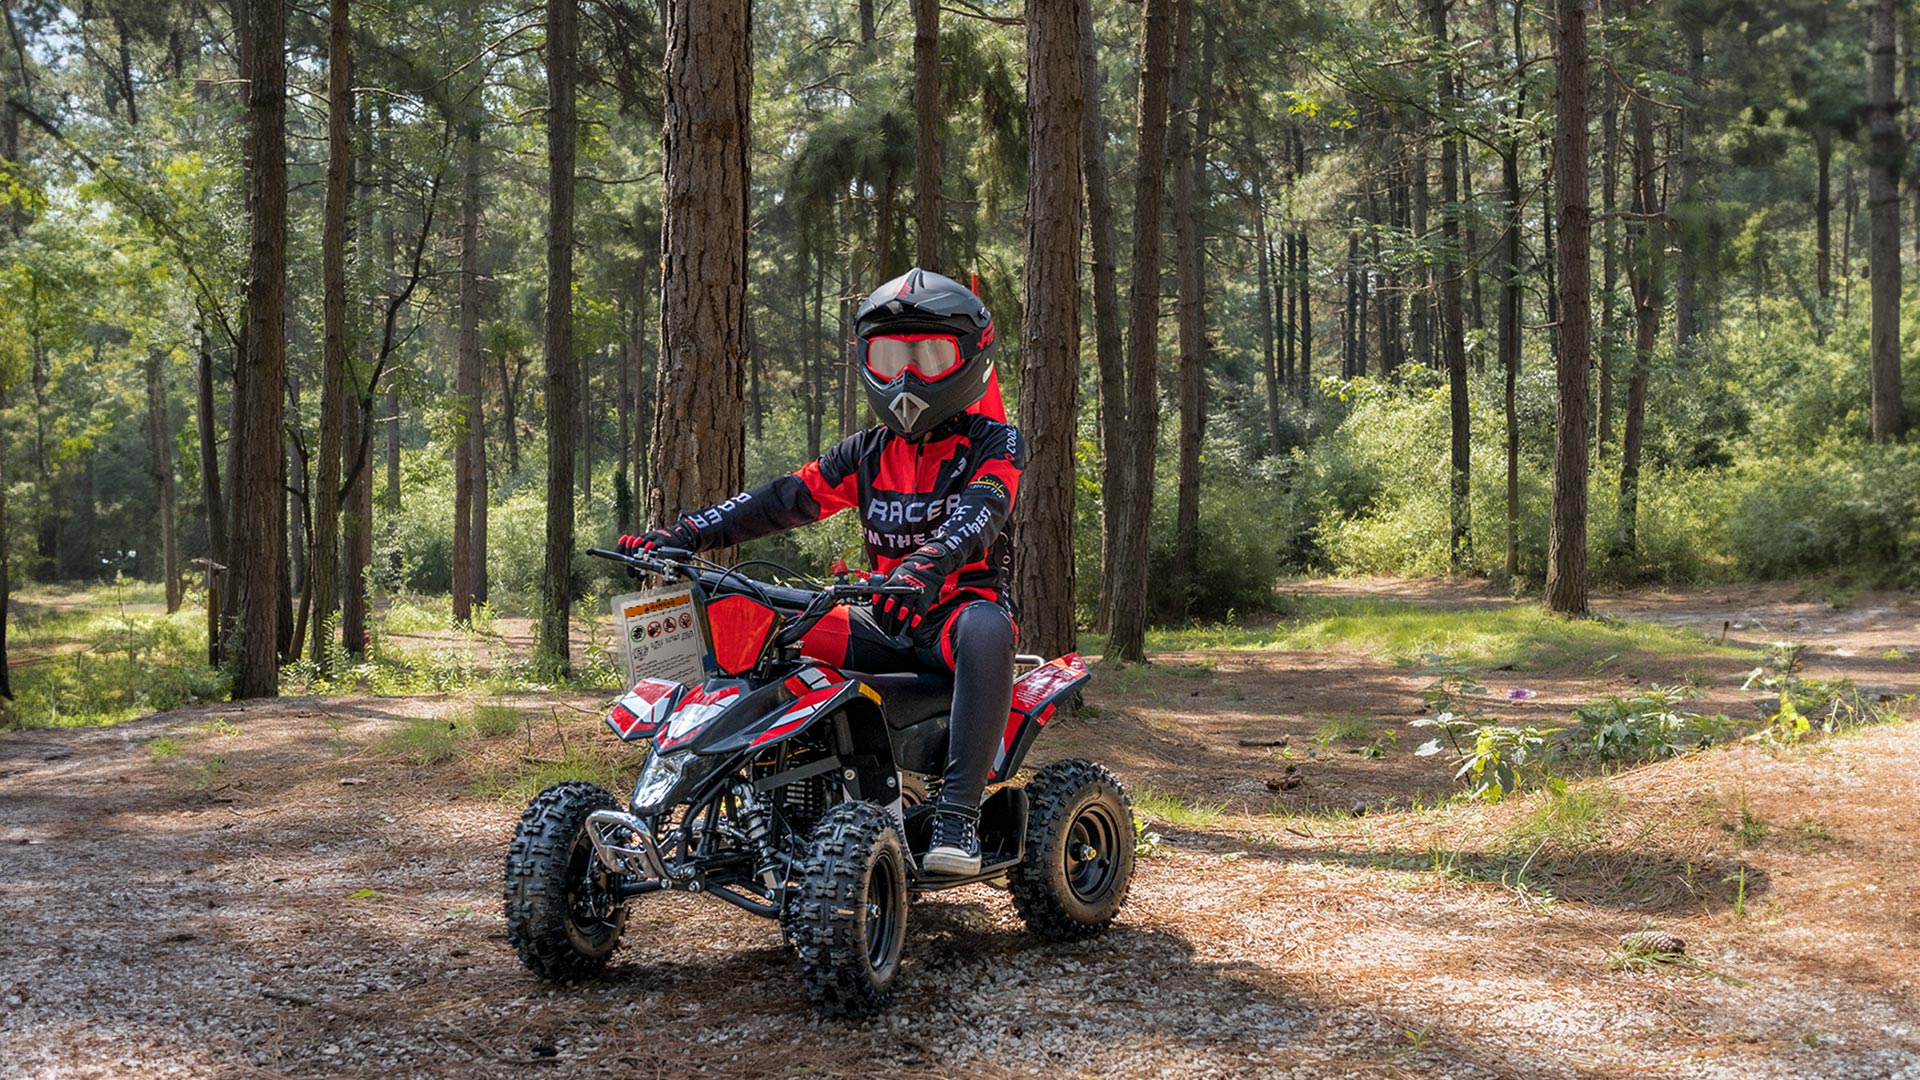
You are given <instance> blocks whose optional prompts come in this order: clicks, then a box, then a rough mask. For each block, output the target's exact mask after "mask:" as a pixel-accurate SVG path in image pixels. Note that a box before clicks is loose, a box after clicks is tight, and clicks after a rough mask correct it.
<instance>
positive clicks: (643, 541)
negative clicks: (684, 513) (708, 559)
mask: <svg viewBox="0 0 1920 1080" xmlns="http://www.w3.org/2000/svg"><path fill="white" fill-rule="evenodd" d="M655 548H684V549H685V550H687V551H698V550H699V549H700V530H699V529H697V528H695V527H694V526H693V525H692V524H691V523H689V522H687V521H685V520H681V521H676V522H674V523H673V524H672V525H669V526H668V527H666V528H664V529H654V530H652V531H650V532H644V533H641V534H640V535H639V536H623V537H621V538H620V543H619V544H617V545H615V550H617V551H619V552H620V554H622V555H638V554H640V553H641V552H643V551H652V550H653V549H655Z"/></svg>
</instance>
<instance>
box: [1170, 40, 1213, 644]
mask: <svg viewBox="0 0 1920 1080" xmlns="http://www.w3.org/2000/svg"><path fill="white" fill-rule="evenodd" d="M1194 7H1195V4H1193V3H1183V4H1181V5H1180V7H1179V17H1178V22H1177V24H1176V25H1175V27H1174V35H1173V36H1174V47H1173V48H1174V71H1173V87H1172V92H1171V96H1170V103H1169V104H1170V108H1171V110H1172V113H1173V117H1174V119H1173V130H1172V131H1171V132H1170V133H1169V134H1170V142H1171V146H1170V148H1169V150H1168V156H1169V157H1170V158H1171V159H1172V163H1173V169H1174V174H1173V208H1174V210H1173V212H1174V272H1175V281H1176V284H1177V288H1178V296H1179V300H1178V304H1179V308H1178V328H1179V337H1180V368H1179V379H1178V382H1177V386H1178V393H1179V399H1180V439H1179V442H1178V444H1177V449H1178V456H1179V462H1178V472H1177V474H1176V482H1175V485H1174V512H1173V567H1172V569H1173V589H1172V590H1171V591H1172V593H1173V605H1174V607H1173V610H1174V612H1175V613H1177V614H1180V615H1185V614H1186V613H1187V612H1188V611H1189V610H1191V609H1192V606H1193V600H1192V594H1193V579H1194V574H1195V573H1196V572H1197V569H1198V564H1199V561H1200V443H1201V440H1202V438H1203V437H1204V436H1205V426H1206V367H1207V335H1206V304H1207V296H1206V286H1205V284H1204V281H1203V279H1202V273H1203V271H1204V263H1205V260H1206V237H1205V236H1204V235H1203V234H1202V233H1201V231H1200V210H1199V207H1200V204H1201V203H1202V202H1204V201H1205V199H1206V195H1205V193H1204V185H1205V180H1206V177H1205V169H1206V144H1207V136H1208V132H1207V126H1208V120H1209V118H1210V117H1211V115H1212V113H1211V111H1210V110H1209V109H1208V107H1207V104H1206V101H1207V95H1208V93H1209V89H1210V88H1209V85H1208V84H1209V83H1210V82H1211V81H1212V76H1213V73H1212V70H1211V69H1212V66H1213V39H1212V37H1211V36H1210V35H1209V34H1208V33H1207V30H1206V27H1205V26H1204V25H1203V26H1201V27H1199V28H1198V31H1199V34H1200V35H1201V37H1203V38H1204V39H1205V40H1204V42H1203V43H1202V45H1201V47H1200V48H1199V50H1197V51H1198V52H1199V53H1200V65H1199V67H1198V68H1197V69H1196V68H1195V67H1194V64H1193V54H1194V52H1195V51H1196V50H1195V49H1194V48H1193V44H1192V42H1193V37H1194V33H1195V27H1194V26H1193V22H1194Z"/></svg>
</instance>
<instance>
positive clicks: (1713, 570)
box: [0, 0, 1920, 723]
mask: <svg viewBox="0 0 1920 1080" xmlns="http://www.w3.org/2000/svg"><path fill="white" fill-rule="evenodd" d="M4 12H5V18H6V30H7V40H6V41H5V42H4V43H0V44H3V45H4V48H0V78H4V80H5V82H4V109H3V113H0V158H4V159H5V160H4V162H3V163H0V169H4V170H5V177H6V185H5V188H4V195H5V199H6V202H5V206H4V209H3V210H0V213H3V214H4V221H0V554H4V561H3V562H0V600H4V598H5V595H6V593H7V592H9V591H11V590H14V589H20V590H22V591H23V592H24V593H25V594H27V595H28V597H29V600H30V602H29V603H27V604H25V605H24V606H22V608H21V610H22V611H23V612H24V613H25V614H24V616H23V617H22V618H21V620H20V626H19V627H18V628H17V633H18V634H20V635H24V636H25V637H26V638H27V640H28V642H29V643H31V641H32V638H33V635H34V634H35V633H36V632H47V628H48V626H49V625H50V624H51V622H53V621H55V620H57V619H59V618H61V617H64V616H63V615H62V608H61V605H60V604H59V603H58V598H59V596H60V595H62V594H61V592H60V589H59V588H58V587H55V586H54V585H53V584H52V583H70V584H76V585H84V584H88V583H93V584H94V585H95V589H94V591H93V592H91V593H89V594H88V595H89V596H96V597H97V596H99V595H101V593H100V592H99V589H98V585H99V583H118V584H116V585H114V586H113V587H114V588H117V589H120V590H121V593H120V596H121V597H122V598H123V599H124V598H125V597H127V596H129V595H133V594H134V593H135V592H138V589H137V588H136V587H135V586H132V585H130V584H129V583H130V582H133V581H145V582H154V581H158V582H163V583H164V585H162V586H160V587H159V588H158V596H157V599H160V600H163V602H164V603H165V605H166V610H167V611H168V612H170V613H177V614H171V615H170V616H169V617H167V618H164V619H157V620H150V621H142V622H140V624H139V626H138V627H137V629H136V628H135V627H134V625H133V623H132V622H131V621H129V620H128V619H126V618H124V617H122V618H121V621H120V622H119V623H116V622H115V621H114V616H113V615H112V613H111V612H107V613H104V614H102V613H96V614H94V615H90V616H88V617H89V618H94V619H95V620H96V622H97V625H98V628H99V633H98V635H97V636H98V637H99V639H100V647H99V648H91V649H86V650H81V651H79V652H76V653H73V654H70V655H69V654H53V655H40V656H36V657H35V659H34V662H32V663H31V664H28V665H25V666H23V667H21V668H20V670H19V671H18V673H17V677H14V678H9V679H8V680H7V682H6V683H0V690H3V691H5V692H6V694H7V695H8V696H9V697H14V698H17V699H18V702H17V705H18V712H17V718H18V719H19V720H20V721H22V722H26V723H47V722H73V721H74V720H75V719H76V718H85V717H96V716H102V715H129V714H131V712H134V711H146V710H150V709H161V708H169V707H172V706H174V705H177V704H180V703H183V702H185V701H189V700H196V699H205V698H211V697H218V696H223V695H226V694H233V695H235V696H256V695H260V694H266V693H272V692H275V691H276V690H277V689H278V688H279V687H280V686H281V685H282V683H283V682H287V681H292V682H294V683H298V684H305V685H326V684H329V683H330V682H334V683H337V682H338V681H340V680H343V679H348V680H356V681H359V682H377V681H378V680H379V679H381V678H392V677H395V676H394V672H395V671H400V670H409V671H413V672H414V674H416V675H418V676H419V677H421V678H424V679H427V680H428V681H429V682H431V681H432V679H434V678H438V677H439V676H438V675H435V674H433V673H430V672H428V673H422V672H420V671H419V670H418V669H419V668H420V667H421V661H420V660H419V659H418V658H417V657H413V658H409V657H407V656H404V655H403V654H401V653H398V652H396V651H383V645H384V644H385V638H386V635H388V634H391V633H396V632H399V630H400V629H402V628H403V622H404V619H402V618H401V617H402V616H404V617H405V618H408V619H413V620H415V621H416V622H420V621H427V622H432V621H436V620H437V621H439V622H441V623H444V624H445V625H447V626H453V627H460V628H464V629H466V630H468V631H473V630H475V629H476V628H478V629H479V630H481V631H484V630H485V628H486V627H488V626H489V625H491V624H492V622H493V620H495V619H497V618H498V617H499V616H500V615H501V614H502V613H507V614H525V615H531V616H532V617H533V618H534V620H535V622H536V624H537V627H538V629H537V632H536V635H535V640H536V641H537V650H534V651H533V652H532V653H530V654H529V655H527V656H525V657H524V658H522V659H521V662H520V663H519V665H518V666H517V667H516V668H515V677H517V678H521V679H525V680H531V681H545V682H551V681H552V680H555V679H558V678H565V677H571V678H574V679H584V680H587V681H593V680H596V679H604V678H606V677H609V676H610V668H609V667H608V665H607V664H606V663H605V662H604V660H605V657H604V650H601V651H600V652H599V653H595V652H594V651H593V650H594V648H596V646H593V645H592V644H591V643H590V644H589V646H588V649H587V652H586V655H582V654H581V651H580V650H579V649H578V648H577V647H576V646H575V644H573V641H572V638H571V637H570V635H569V627H570V618H569V617H570V615H571V614H578V615H579V616H580V617H581V618H583V619H586V620H589V621H591V620H596V619H598V618H600V615H599V613H598V611H597V609H596V608H595V606H594V605H595V604H597V603H598V602H599V598H603V597H605V596H607V595H609V594H611V593H612V592H615V591H619V590H621V589H622V588H624V585H623V583H622V582H621V581H620V580H619V579H618V578H616V577H615V575H614V574H613V573H612V572H611V571H610V570H609V569H607V568H605V567H603V566H601V565H597V564H595V563H594V561H593V560H590V559H586V558H584V557H583V555H582V552H583V550H584V548H585V547H587V546H588V545H590V544H592V543H596V542H599V543H605V542H607V541H609V540H610V539H611V538H612V537H614V536H616V535H618V534H619V533H620V532H622V531H631V530H634V529H637V528H639V527H641V526H643V525H644V524H646V523H647V522H649V521H658V520H660V518H661V516H662V515H663V514H665V513H667V512H670V511H673V510H678V509H682V508H691V507H692V506H694V505H697V504H698V503H700V502H703V501H706V500H709V499H713V498H718V497H720V496H723V495H724V494H727V493H729V492H731V491H733V490H735V489H737V488H738V487H739V486H740V485H742V484H744V483H751V482H756V481H759V480H762V479H765V478H767V477H769V476H772V475H774V474H776V473H778V472H780V471H784V470H786V469H790V468H793V467H795V466H797V465H798V464H799V463H800V462H802V461H804V460H805V459H806V458H807V457H808V456H809V455H812V454H816V453H818V452H819V450H820V449H821V448H822V447H823V446H825V445H829V444H830V443H831V442H832V440H833V439H835V438H837V437H838V436H839V435H840V434H841V433H842V432H845V431H848V430H851V429H853V428H856V427H859V426H863V425H864V424H866V423H867V422H868V417H867V416H866V413H865V407H864V403H863V401H862V397H861V395H860V394H859V393H858V389H857V384H856V383H855V382H854V381H852V380H850V379H849V378H848V374H849V370H850V368H849V365H850V363H851V362H852V351H851V348H850V336H851V335H850V330H849V323H850V316H851V313H852V309H853V307H854V306H855V305H857V304H858V302H859V300H860V299H861V298H863V297H864V296H865V294H866V292H867V291H868V290H869V289H871V288H872V287H873V286H874V285H875V284H877V283H878V282H880V281H882V280H885V279H886V278H888V277H891V276H893V275H895V274H897V273H900V272H902V271H904V270H905V269H906V268H907V267H908V266H911V265H916V264H917V265H923V266H928V267H932V268H935V269H939V270H942V271H944V272H946V273H949V274H950V275H952V276H955V277H959V278H962V279H963V280H964V279H968V278H969V277H970V276H972V275H974V274H976V273H977V280H978V282H979V284H978V289H979V291H980V292H981V294H982V295H983V296H984V298H985V299H986V301H987V303H988V304H989V306H990V307H991V308H992V310H993V311H994V314H995V316H996V319H997V321H998V323H999V325H1000V333H999V340H1000V342H1001V345H1000V350H1001V351H1000V353H999V363H1000V371H1001V375H1002V384H1003V386H1004V387H1005V390H1006V393H1007V397H1008V404H1009V412H1010V415H1012V416H1013V417H1014V418H1015V419H1016V420H1017V421H1018V422H1020V423H1021V424H1022V425H1023V427H1024V428H1025V429H1026V430H1027V433H1028V436H1029V438H1030V439H1031V440H1033V441H1034V443H1035V448H1036V454H1035V462H1034V465H1033V467H1032V468H1031V469H1030V471H1029V477H1028V480H1027V482H1026V484H1025V486H1024V487H1023V499H1022V504H1021V511H1020V517H1019V520H1018V522H1017V528H1018V530H1019V533H1018V550H1019V551H1020V552H1021V563H1020V566H1019V568H1018V576H1019V591H1020V594H1021V600H1022V602H1023V604H1024V605H1025V609H1024V611H1023V619H1022V625H1023V630H1024V631H1026V633H1027V634H1028V635H1029V638H1030V639H1031V643H1032V644H1033V645H1034V647H1036V648H1040V649H1043V650H1064V649H1067V648H1072V647H1074V646H1075V645H1076V644H1077V643H1079V641H1078V639H1079V638H1080V637H1081V635H1082V632H1083V631H1091V634H1092V638H1091V640H1090V641H1089V642H1086V643H1085V644H1087V645H1088V647H1090V648H1093V649H1094V650H1095V651H1106V652H1108V653H1109V654H1110V655H1114V656H1117V657H1121V658H1140V657H1141V656H1142V655H1143V653H1144V648H1145V641H1146V639H1145V630H1146V627H1147V626H1148V624H1149V623H1174V624H1177V623H1185V622H1190V621H1204V620H1225V621H1232V620H1234V619H1236V618H1240V617H1244V616H1247V615H1250V614H1253V613H1257V612H1260V611H1262V610H1264V609H1266V608H1267V607H1269V606H1270V605H1271V603H1272V602H1273V597H1274V590H1273V586H1274V584H1275V582H1276V581H1277V580H1280V579H1282V578H1283V577H1285V576H1290V575H1315V574H1398V575H1429V574H1441V573H1464V574H1484V575H1488V576H1491V577H1494V578H1496V579H1499V580H1502V581H1505V582H1508V583H1510V584H1511V586H1512V588H1514V589H1515V590H1520V591H1527V590H1535V589H1541V588H1543V587H1544V588H1545V589H1546V590H1547V598H1548V602H1549V605H1550V606H1552V607H1554V608H1556V609H1559V610H1563V611H1568V612H1573V613H1576V614H1577V613H1581V612H1584V610H1585V596H1586V592H1587V589H1588V587H1589V582H1594V583H1599V584H1602V585H1607V584H1655V585H1659V584H1677V583H1698V582H1716V581H1727V580H1733V579H1759V578H1814V579H1817V580H1818V581H1819V582H1820V583H1821V586H1822V587H1824V588H1826V589H1829V590H1841V591H1844V590H1847V589H1850V588H1856V587H1864V586H1895V587H1914V586H1915V585H1920V576H1916V575H1920V454H1916V452H1915V450H1914V448H1913V447H1911V446H1909V445H1907V444H1906V443H1905V442H1904V441H1903V440H1904V433H1905V429H1906V424H1907V421H1906V414H1907V410H1906V408H1905V407H1904V405H1903V403H1904V402H1905V401H1910V400H1915V399H1916V395H1920V364H1915V363H1913V362H1911V361H1908V362H1905V363H1903V362H1902V357H1903V349H1902V346H1901V342H1902V341H1903V340H1911V335H1903V334H1902V333H1901V330H1902V323H1903V322H1905V321H1909V320H1910V319H1911V318H1912V317H1913V316H1914V315H1915V314H1916V312H1915V311H1914V308H1913V302H1914V299H1915V297H1916V291H1915V290H1914V289H1913V288H1911V287H1909V288H1906V289H1904V290H1902V288H1901V275H1900V253H1901V249H1902V247H1903V246H1904V245H1905V244H1912V245H1913V250H1914V252H1915V256H1916V258H1920V228H1915V227H1914V221H1916V220H1920V184H1916V183H1915V182H1914V179H1915V177H1916V176H1920V170H1916V169H1915V168H1914V167H1913V161H1912V153H1913V151H1912V147H1913V145H1914V143H1915V141H1916V140H1914V139H1913V138H1912V135H1913V134H1914V123H1915V122H1916V121H1920V108H1910V107H1906V105H1905V103H1909V102H1913V101H1914V100H1915V98H1916V96H1917V95H1920V48H1917V47H1916V46H1920V11H1916V9H1915V7H1914V6H1913V5H1910V4H1896V3H1894V2H1892V0H1873V2H1871V3H1867V2H1859V3H1851V2H1850V3H1827V2H1818V0H1665V2H1633V0H1604V2H1601V3H1598V4H1592V3H1582V2H1580V0H1559V2H1558V3H1556V4H1554V5H1551V6H1547V5H1540V4H1527V3H1509V2H1504V0H1494V2H1480V0H1472V2H1469V0H1452V2H1448V0H1430V2H1427V3H1421V4H1412V3H1398V2H1353V0H1349V2H1344V3H1331V4H1312V5H1304V4H1296V3H1290V2H1264V0H1142V2H1140V3H1106V2H1094V3H1090V4H1089V3H1087V2H1086V0H1081V2H1078V3H1075V2H1072V0H1067V2H1056V0H1030V2H1029V3H1028V4H1026V5H1025V6H1024V7H1020V6H1015V5H1009V4H1002V3H993V2H982V3H973V2H969V0H952V2H951V3H947V4H940V3H938V0H896V2H894V3H884V2H879V0H858V2H845V0H842V2H837V3H826V2H818V3H816V2H808V0H782V2H779V3H762V4H758V5H754V6H753V7H752V9H751V11H750V12H749V10H748V7H747V5H746V4H744V3H713V4H701V3H696V2H692V0H665V2H663V3H660V4H658V5H655V4H642V3H629V2H620V0H549V2H548V3H546V4H545V6H544V8H536V7H528V6H524V5H500V4H493V3H486V2H478V0H425V2H412V0H394V2H389V3H381V4H375V3H372V2H370V0H362V2H354V3H350V2H349V0H330V2H329V3H326V4H320V3H314V4H310V5H298V4H282V3H279V2H258V0H247V2H243V3H241V4H239V5H238V6H237V8H229V7H227V6H224V5H217V4H207V3H199V2H194V0H169V2H138V3H136V2H133V0H100V2H89V3H84V4H81V5H77V6H74V5H59V4H50V3H43V2H36V0H28V2H24V3H22V2H10V3H7V4H6V5H5V6H4ZM1570 42H1577V44H1578V52H1579V53H1580V55H1578V56H1576V55H1575V51H1574V50H1573V47H1572V45H1571V44H1570ZM662 58H664V59H665V63H662ZM1570 86H1572V87H1577V89H1578V91H1579V92H1578V93H1569V92H1568V88H1569V87H1570ZM1089 104H1090V105H1091V106H1093V107H1091V108H1086V107H1084V106H1086V105H1089ZM1581 141H1584V143H1585V147H1586V149H1585V151H1584V152H1582V148H1581ZM1568 155H1571V156H1568ZM1576 165H1577V166H1580V167H1576ZM1577 172H1584V173H1585V175H1584V176H1574V174H1575V173H1577ZM1568 176H1574V182H1573V183H1572V184H1571V185H1569V184H1568V183H1565V182H1563V180H1565V179H1566V178H1567V177H1568ZM1909 213H1911V215H1912V220H1906V221H1904V222H1903V218H1906V217H1907V215H1908V214H1909ZM1903 226H1904V228H1905V230H1906V231H1904V232H1903V231H1902V230H1903ZM1570 230H1571V231H1572V232H1573V234H1574V237H1575V240H1574V242H1573V243H1571V244H1569V243H1565V242H1563V234H1565V233H1567V232H1569V231H1570ZM1583 233H1584V234H1585V235H1584V236H1582V234H1583ZM1909 276H1911V275H1909ZM1589 281H1590V287H1582V283H1584V282H1589ZM555 298H564V301H565V302H561V303H556V302H555ZM1570 305H1572V306H1573V307H1577V308H1578V309H1579V311H1578V312H1575V311H1573V310H1571V308H1570ZM1585 314H1590V318H1591V335H1590V342H1589V341H1587V340H1583V339H1582V338H1581V337H1580V336H1579V335H1574V336H1571V337H1570V336H1569V335H1570V333H1571V331H1570V327H1574V326H1578V325H1583V323H1582V322H1581V319H1580V318H1576V317H1575V316H1576V315H1585ZM1589 380H1590V381H1591V390H1590V391H1589V388H1588V386H1587V383H1588V381H1589ZM1556 477H1557V478H1558V479H1556ZM1556 490H1557V492H1558V495H1557V497H1556ZM1576 496H1577V497H1576ZM1576 524H1577V526H1578V528H1577V529H1576V528H1575V527H1574V526H1575V525H1576ZM1556 538H1557V539H1558V540H1559V541H1560V542H1555V541H1556ZM857 547H858V534H857V530H856V529H855V528H854V523H853V522H852V521H850V520H846V521H836V522H834V523H833V524H831V525H828V526H825V527H818V528H814V529H810V530H804V531H802V532H800V533H796V534H793V535H791V536H789V537H786V538H781V539H778V540H773V541H764V542H761V543H759V544H756V545H751V546H750V547H749V550H748V552H747V554H749V555H751V556H754V557H762V558H772V559H776V560H779V561H782V562H787V563H791V564H794V565H796V566H799V567H802V568H805V569H811V570H814V571H818V570H820V569H821V568H823V567H824V566H825V565H826V564H827V562H828V561H830V560H831V559H832V558H833V557H834V556H836V555H842V554H846V555H852V554H853V553H854V552H855V551H856V550H857ZM209 562H210V563H212V564H215V565H217V566H219V567H222V568H225V572H224V573H222V574H219V575H215V576H212V577H211V581H212V582H213V583H214V585H213V588H212V590H211V595H209V591H208V589H207V587H206V586H207V582H208V581H209V580H210V577H209V574H208V572H207V571H208V563H209ZM153 592H154V590H153V589H152V588H148V589H147V591H146V592H145V593H140V595H150V594H152V593H153ZM107 595H109V596H111V595H112V594H111V593H110V592H109V593H108V594H107ZM575 608H578V609H579V610H578V611H577V612H576V611H575ZM0 610H8V609H7V606H6V605H4V604H0ZM123 610H124V605H123ZM383 615H384V619H383V618H382V616H383ZM123 624H124V625H123ZM67 630H68V631H70V630H71V627H68V628H67ZM63 632H64V631H63ZM6 641H7V639H6V637H5V622H4V620H0V659H4V650H5V648H6ZM589 641H590V642H591V635H590V634H589ZM0 671H4V672H7V673H8V674H9V675H10V676H11V675H13V674H14V673H13V671H12V670H11V666H8V667H0Z"/></svg>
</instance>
